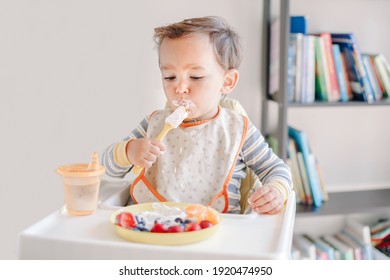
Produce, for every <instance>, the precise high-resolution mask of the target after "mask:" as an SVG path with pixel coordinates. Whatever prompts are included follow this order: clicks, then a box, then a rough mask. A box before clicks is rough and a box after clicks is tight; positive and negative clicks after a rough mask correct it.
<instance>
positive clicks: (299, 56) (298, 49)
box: [290, 33, 304, 102]
mask: <svg viewBox="0 0 390 280" xmlns="http://www.w3.org/2000/svg"><path fill="white" fill-rule="evenodd" d="M303 37H304V36H303V34H301V33H295V34H290V41H291V44H292V45H293V46H294V49H295V57H294V60H293V83H294V87H293V88H294V92H293V96H294V97H293V100H294V101H295V102H301V96H302V70H303V68H302V62H303Z"/></svg>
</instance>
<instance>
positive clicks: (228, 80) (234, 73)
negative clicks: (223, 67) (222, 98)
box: [221, 69, 240, 94]
mask: <svg viewBox="0 0 390 280" xmlns="http://www.w3.org/2000/svg"><path fill="white" fill-rule="evenodd" d="M239 76H240V75H239V73H238V70H237V69H230V70H228V71H227V72H226V73H225V78H224V81H223V86H222V89H221V92H222V93H223V94H228V93H230V92H231V91H232V90H233V89H234V88H235V87H236V85H237V83H238V79H239Z"/></svg>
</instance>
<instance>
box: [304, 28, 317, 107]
mask: <svg viewBox="0 0 390 280" xmlns="http://www.w3.org/2000/svg"><path fill="white" fill-rule="evenodd" d="M302 59H303V61H302V67H303V69H302V92H301V102H302V103H313V102H314V100H315V44H314V36H312V35H305V36H304V37H303V57H302Z"/></svg>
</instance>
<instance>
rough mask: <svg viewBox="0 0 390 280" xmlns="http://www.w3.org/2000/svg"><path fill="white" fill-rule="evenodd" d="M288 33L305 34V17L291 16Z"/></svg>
mask: <svg viewBox="0 0 390 280" xmlns="http://www.w3.org/2000/svg"><path fill="white" fill-rule="evenodd" d="M290 33H302V34H307V19H306V16H291V17H290Z"/></svg>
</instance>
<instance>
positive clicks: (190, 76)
mask: <svg viewBox="0 0 390 280" xmlns="http://www.w3.org/2000/svg"><path fill="white" fill-rule="evenodd" d="M159 54H160V69H161V74H162V81H163V88H164V92H165V95H166V97H167V99H168V101H169V103H170V105H173V104H174V103H175V100H176V101H177V100H181V99H184V100H187V101H191V102H190V103H191V105H190V108H189V110H190V114H189V118H196V119H199V120H203V119H210V118H212V117H213V116H214V115H215V114H216V113H217V111H218V103H219V99H220V96H221V89H222V86H223V83H224V77H225V70H224V69H223V68H222V66H221V65H220V64H219V63H218V62H217V59H216V56H215V53H214V50H213V46H212V44H211V43H210V39H209V37H208V36H207V35H204V34H192V35H189V36H185V37H182V38H178V39H164V41H163V42H162V44H161V46H160V53H159ZM176 104H177V102H176Z"/></svg>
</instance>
